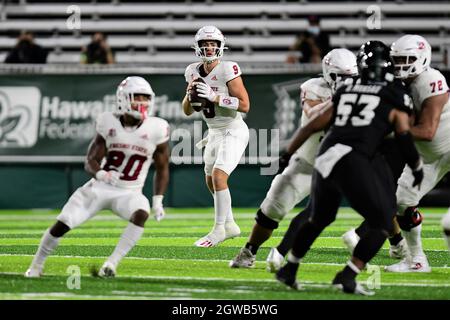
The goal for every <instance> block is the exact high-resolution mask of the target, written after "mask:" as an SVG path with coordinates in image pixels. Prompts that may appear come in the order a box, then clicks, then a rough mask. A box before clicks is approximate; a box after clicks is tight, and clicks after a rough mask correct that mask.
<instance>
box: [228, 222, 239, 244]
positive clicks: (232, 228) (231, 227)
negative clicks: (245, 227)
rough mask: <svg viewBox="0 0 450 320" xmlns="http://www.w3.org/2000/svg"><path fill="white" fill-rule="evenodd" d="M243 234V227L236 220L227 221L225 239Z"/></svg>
mask: <svg viewBox="0 0 450 320" xmlns="http://www.w3.org/2000/svg"><path fill="white" fill-rule="evenodd" d="M240 235H241V228H239V226H238V225H237V224H236V222H234V221H232V222H226V223H225V240H227V239H233V238H235V237H239V236H240Z"/></svg>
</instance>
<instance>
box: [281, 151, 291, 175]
mask: <svg viewBox="0 0 450 320" xmlns="http://www.w3.org/2000/svg"><path fill="white" fill-rule="evenodd" d="M291 156H292V155H291V154H289V153H287V152H283V153H282V154H281V156H280V158H279V159H278V171H277V174H280V173H282V172H283V171H284V169H286V167H287V166H288V165H289V160H291Z"/></svg>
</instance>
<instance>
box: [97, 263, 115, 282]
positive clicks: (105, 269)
mask: <svg viewBox="0 0 450 320" xmlns="http://www.w3.org/2000/svg"><path fill="white" fill-rule="evenodd" d="M98 276H99V277H101V278H114V277H115V276H116V267H115V266H114V265H113V264H112V263H111V262H109V261H106V262H105V263H104V264H103V266H102V267H101V268H100V271H99V272H98Z"/></svg>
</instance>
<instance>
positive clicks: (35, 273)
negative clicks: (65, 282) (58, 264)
mask: <svg viewBox="0 0 450 320" xmlns="http://www.w3.org/2000/svg"><path fill="white" fill-rule="evenodd" d="M42 275H43V273H42V269H41V268H33V267H30V268H29V269H28V270H27V271H26V272H25V274H24V277H25V278H40V277H41V276H42Z"/></svg>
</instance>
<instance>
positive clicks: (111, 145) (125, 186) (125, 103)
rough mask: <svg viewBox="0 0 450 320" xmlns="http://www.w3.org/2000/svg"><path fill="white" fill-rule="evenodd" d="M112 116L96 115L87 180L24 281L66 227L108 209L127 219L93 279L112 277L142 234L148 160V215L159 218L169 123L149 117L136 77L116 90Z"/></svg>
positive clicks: (144, 90) (150, 96) (38, 269)
mask: <svg viewBox="0 0 450 320" xmlns="http://www.w3.org/2000/svg"><path fill="white" fill-rule="evenodd" d="M116 96H117V100H116V103H117V106H116V108H117V109H116V112H115V113H112V112H105V113H102V114H100V115H99V116H98V118H97V122H96V131H97V134H96V136H95V137H94V139H93V140H92V142H91V144H90V146H89V149H88V153H87V157H86V161H85V170H86V171H87V172H88V173H89V174H90V175H91V176H92V177H93V178H92V179H91V180H89V181H88V182H87V183H86V184H84V185H83V186H82V187H80V188H78V189H77V190H76V191H75V193H74V194H73V195H72V196H71V197H70V199H69V200H68V202H67V203H66V204H65V206H64V207H63V209H62V211H61V213H60V214H59V215H58V217H57V218H56V220H57V221H56V223H55V224H54V225H53V226H52V227H51V228H49V229H48V230H47V231H46V232H45V233H44V235H43V237H42V240H41V243H40V245H39V248H38V250H37V252H36V254H35V256H34V259H33V261H32V263H31V266H30V268H29V269H28V270H27V271H26V273H25V276H26V277H40V276H41V275H42V273H43V268H44V262H45V260H46V258H47V256H48V255H50V253H51V252H52V251H53V250H54V249H55V248H56V246H57V245H58V243H59V241H60V240H61V237H62V236H63V235H64V234H66V233H67V232H68V231H70V230H71V229H74V228H76V227H77V226H79V225H81V224H82V223H84V222H85V221H87V220H89V219H91V218H92V217H94V216H95V215H96V214H97V212H99V211H100V210H104V209H109V210H111V211H113V212H114V213H115V214H117V215H118V216H119V217H121V218H123V219H125V220H127V221H129V223H128V225H127V226H126V228H125V230H124V231H123V233H122V236H121V238H120V240H119V243H118V244H117V246H116V248H115V250H114V252H113V253H112V254H111V256H110V257H109V258H108V259H107V260H106V262H105V263H104V264H103V266H102V267H101V269H100V271H99V273H98V275H99V276H101V277H113V276H115V273H116V267H117V265H118V264H119V262H120V260H121V259H122V258H123V257H124V256H125V255H126V254H127V253H128V252H129V251H130V250H131V249H132V248H133V247H134V245H135V244H136V242H137V241H138V240H139V239H140V238H141V236H142V234H143V232H144V224H145V222H146V220H147V219H148V217H149V213H150V205H149V201H148V199H147V198H146V197H145V196H144V195H143V194H142V188H143V186H144V182H145V180H146V177H147V173H148V169H149V167H150V162H151V161H152V159H153V160H154V163H155V169H156V172H155V176H154V187H153V198H152V211H153V213H154V215H155V218H156V220H158V221H159V220H161V219H162V218H163V217H164V208H163V203H162V202H163V194H164V192H165V190H166V188H167V184H168V181H169V146H168V140H169V125H168V123H167V121H165V120H163V119H160V118H156V117H149V116H148V110H149V107H150V106H151V105H152V103H153V101H154V97H155V94H154V92H153V90H152V88H151V86H150V84H149V83H148V82H147V81H146V80H145V79H144V78H141V77H127V78H126V79H125V80H123V81H122V82H121V83H120V85H119V86H118V89H117V93H116Z"/></svg>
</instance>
